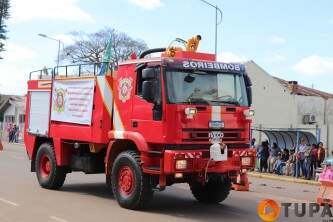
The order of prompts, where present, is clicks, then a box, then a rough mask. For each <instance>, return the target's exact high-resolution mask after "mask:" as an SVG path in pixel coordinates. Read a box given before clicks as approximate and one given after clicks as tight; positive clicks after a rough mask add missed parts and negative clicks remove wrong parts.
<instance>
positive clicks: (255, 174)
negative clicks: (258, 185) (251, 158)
mask: <svg viewBox="0 0 333 222" xmlns="http://www.w3.org/2000/svg"><path fill="white" fill-rule="evenodd" d="M248 175H249V176H250V177H258V178H264V179H271V180H280V181H287V182H293V183H300V184H309V185H316V186H319V185H320V183H319V182H318V181H314V180H304V179H297V178H295V177H290V176H283V175H276V174H271V173H259V172H248Z"/></svg>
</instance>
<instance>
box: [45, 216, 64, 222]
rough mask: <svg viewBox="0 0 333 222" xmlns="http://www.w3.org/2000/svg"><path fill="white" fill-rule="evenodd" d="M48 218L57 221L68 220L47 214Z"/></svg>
mask: <svg viewBox="0 0 333 222" xmlns="http://www.w3.org/2000/svg"><path fill="white" fill-rule="evenodd" d="M49 218H50V219H52V220H55V221H58V222H68V220H65V219H62V218H60V217H55V216H49Z"/></svg>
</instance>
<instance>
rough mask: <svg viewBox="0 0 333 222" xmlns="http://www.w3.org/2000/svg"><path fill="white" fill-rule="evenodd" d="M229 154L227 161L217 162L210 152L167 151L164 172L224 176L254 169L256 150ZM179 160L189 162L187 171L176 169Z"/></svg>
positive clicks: (240, 150)
mask: <svg viewBox="0 0 333 222" xmlns="http://www.w3.org/2000/svg"><path fill="white" fill-rule="evenodd" d="M227 152H228V159H227V160H225V161H219V162H216V161H211V160H210V156H209V150H165V152H164V161H163V171H164V174H166V175H168V174H174V173H189V174H190V173H202V172H207V173H219V174H224V173H230V172H239V171H240V170H242V169H252V168H254V166H255V157H256V152H255V150H254V149H229V150H228V151H227ZM242 158H246V161H245V159H244V160H243V161H242ZM178 160H185V161H186V162H187V165H186V168H185V169H177V168H176V163H177V161H178ZM242 163H243V165H242ZM244 164H246V165H244Z"/></svg>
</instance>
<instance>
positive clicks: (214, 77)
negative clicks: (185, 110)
mask: <svg viewBox="0 0 333 222" xmlns="http://www.w3.org/2000/svg"><path fill="white" fill-rule="evenodd" d="M166 81H167V94H168V100H169V102H170V103H176V104H210V105H211V104H214V105H235V106H248V99H247V95H246V88H245V83H244V78H243V76H242V75H238V74H232V73H216V72H212V73H211V72H209V73H207V72H200V71H195V72H189V71H167V72H166Z"/></svg>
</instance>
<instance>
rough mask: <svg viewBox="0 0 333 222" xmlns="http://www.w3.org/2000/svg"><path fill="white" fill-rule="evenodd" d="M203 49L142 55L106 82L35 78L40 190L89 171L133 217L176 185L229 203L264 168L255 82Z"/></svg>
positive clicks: (29, 121)
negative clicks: (256, 134)
mask: <svg viewBox="0 0 333 222" xmlns="http://www.w3.org/2000/svg"><path fill="white" fill-rule="evenodd" d="M195 40H197V41H195ZM199 40H200V38H199V36H198V37H195V38H194V39H192V41H188V42H185V41H184V43H186V44H187V45H186V46H185V47H184V48H179V47H169V48H159V49H151V50H148V51H145V52H143V53H142V54H141V55H140V56H139V58H136V56H135V55H134V54H133V55H132V56H131V58H130V59H129V60H127V61H123V62H121V63H120V64H119V66H118V67H116V68H114V67H112V65H110V67H111V71H110V73H108V74H106V75H98V72H99V71H98V70H99V68H100V66H101V64H92V65H77V66H63V67H56V68H54V69H51V70H49V71H47V70H46V69H44V70H41V71H38V72H32V73H30V80H29V81H28V93H27V106H26V123H25V126H26V127H25V138H24V139H25V145H26V150H27V153H28V156H29V158H30V160H31V171H32V172H36V175H37V179H38V182H39V184H40V186H41V187H43V188H46V189H59V188H60V187H61V186H62V185H63V184H64V181H65V178H66V174H67V173H71V172H75V171H81V172H84V173H86V174H97V173H104V174H105V175H106V183H107V185H108V186H109V187H110V188H111V189H110V192H113V194H114V196H115V198H116V200H117V201H118V203H119V205H120V206H122V207H124V208H128V209H140V208H143V207H145V206H146V205H147V204H148V203H149V202H150V200H151V199H152V197H153V193H154V191H162V190H164V189H165V187H166V186H170V185H172V184H174V183H188V184H189V187H190V189H191V191H192V193H193V195H194V197H195V198H196V199H197V200H198V201H201V202H205V203H219V202H221V201H223V200H224V199H225V198H226V197H227V196H228V194H229V191H230V189H231V185H232V183H241V182H242V178H243V175H244V174H243V173H244V172H245V171H246V170H247V169H251V168H253V167H254V164H255V151H254V150H253V149H251V147H250V125H251V116H252V114H253V113H252V111H251V110H250V108H249V107H250V106H251V100H252V94H251V81H250V79H249V77H248V75H247V74H246V72H245V68H244V65H242V64H235V63H220V62H216V56H215V55H212V54H206V53H199V52H197V51H196V49H197V47H198V42H199ZM157 52H159V53H161V56H159V57H153V55H155V53H157ZM35 74H38V75H37V77H35Z"/></svg>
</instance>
